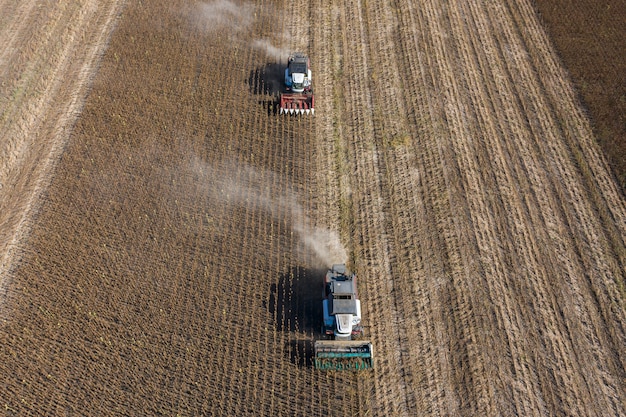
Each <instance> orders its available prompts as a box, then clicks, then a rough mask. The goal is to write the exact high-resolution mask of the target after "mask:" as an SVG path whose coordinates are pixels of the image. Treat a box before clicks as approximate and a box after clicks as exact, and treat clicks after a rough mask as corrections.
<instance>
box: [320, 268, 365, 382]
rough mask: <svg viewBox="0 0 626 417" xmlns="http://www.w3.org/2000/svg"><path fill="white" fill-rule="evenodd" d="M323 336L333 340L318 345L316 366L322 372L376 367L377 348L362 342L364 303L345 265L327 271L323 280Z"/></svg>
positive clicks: (322, 341)
mask: <svg viewBox="0 0 626 417" xmlns="http://www.w3.org/2000/svg"><path fill="white" fill-rule="evenodd" d="M323 296H324V300H323V302H322V303H323V311H324V323H323V325H322V333H323V334H324V335H326V336H327V337H329V338H330V339H331V340H318V341H316V342H315V367H316V368H317V369H323V370H363V369H372V368H373V367H374V349H373V347H372V343H371V342H370V341H369V340H361V339H362V337H363V326H361V301H360V300H359V299H358V296H357V289H356V275H355V274H352V273H349V272H348V270H347V268H346V266H345V265H344V264H336V265H333V267H332V268H331V269H330V270H328V272H327V273H326V276H325V279H324V294H323Z"/></svg>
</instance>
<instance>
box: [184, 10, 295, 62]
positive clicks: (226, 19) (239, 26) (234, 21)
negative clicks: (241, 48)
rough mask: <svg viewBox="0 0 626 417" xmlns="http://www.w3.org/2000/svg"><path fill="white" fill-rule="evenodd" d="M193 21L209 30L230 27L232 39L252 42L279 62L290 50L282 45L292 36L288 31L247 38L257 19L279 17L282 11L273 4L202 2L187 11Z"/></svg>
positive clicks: (247, 42)
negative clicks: (270, 35)
mask: <svg viewBox="0 0 626 417" xmlns="http://www.w3.org/2000/svg"><path fill="white" fill-rule="evenodd" d="M188 15H189V17H190V19H191V20H192V22H193V23H194V24H195V25H196V26H198V27H199V28H200V29H202V30H204V31H206V32H214V31H218V30H219V31H228V32H229V35H230V37H231V41H232V42H236V43H237V44H242V45H249V46H250V47H251V48H253V49H255V50H258V51H261V52H263V53H265V55H266V56H268V57H269V58H272V59H274V60H276V61H278V62H282V61H286V60H287V58H288V57H289V54H290V52H291V50H290V49H289V48H286V47H282V46H280V45H282V44H285V43H287V42H288V40H289V39H290V38H291V37H290V36H289V33H288V32H279V33H275V34H273V35H272V39H268V38H262V39H261V38H255V39H254V40H253V41H252V42H249V41H247V40H246V39H249V37H250V36H253V34H252V33H245V32H248V31H251V30H252V26H253V24H254V23H255V21H256V20H271V21H278V20H279V19H281V17H280V15H279V13H278V12H277V11H276V10H274V8H273V7H269V6H264V7H259V6H256V5H254V4H251V3H246V2H242V3H235V2H232V1H229V0H215V1H210V2H202V3H200V4H198V5H197V6H196V7H195V8H193V9H192V10H190V11H189V12H188Z"/></svg>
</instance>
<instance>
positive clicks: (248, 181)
mask: <svg viewBox="0 0 626 417" xmlns="http://www.w3.org/2000/svg"><path fill="white" fill-rule="evenodd" d="M192 165H193V167H192V169H193V171H194V174H195V175H196V176H200V178H201V181H204V182H205V183H207V184H212V185H211V188H212V189H211V191H210V193H211V198H216V199H219V201H221V202H223V203H225V204H231V205H238V206H245V207H248V208H251V209H254V210H258V211H261V212H263V213H266V214H268V215H270V216H271V217H272V219H273V220H274V221H276V222H277V223H283V224H287V225H289V227H291V230H292V232H293V233H294V235H295V236H296V237H297V238H298V240H299V242H300V243H301V246H302V248H303V250H304V253H301V254H299V255H303V256H312V257H313V258H314V260H315V261H316V262H320V263H322V265H321V266H324V267H326V266H330V265H332V264H336V263H346V262H347V257H348V256H347V252H346V249H345V248H344V246H343V245H342V244H341V240H340V238H339V234H338V233H337V231H334V230H330V229H329V228H327V227H323V226H319V225H316V224H315V223H314V222H313V221H312V220H311V218H310V217H309V216H308V215H307V213H306V210H305V208H304V207H303V206H302V204H300V203H299V202H298V198H297V193H296V192H295V191H293V189H292V188H291V187H289V186H287V187H285V188H286V189H283V190H281V191H280V192H277V191H276V190H275V186H274V185H278V184H280V185H282V184H284V183H285V182H286V181H285V180H284V178H280V177H279V176H278V175H277V174H276V173H274V172H271V171H267V170H261V169H258V168H255V167H252V166H250V165H246V164H241V163H234V162H232V161H225V162H224V161H223V162H222V165H221V166H220V167H219V168H214V167H210V166H207V164H206V163H204V162H203V161H200V160H199V159H196V160H195V161H194V162H193V164H192Z"/></svg>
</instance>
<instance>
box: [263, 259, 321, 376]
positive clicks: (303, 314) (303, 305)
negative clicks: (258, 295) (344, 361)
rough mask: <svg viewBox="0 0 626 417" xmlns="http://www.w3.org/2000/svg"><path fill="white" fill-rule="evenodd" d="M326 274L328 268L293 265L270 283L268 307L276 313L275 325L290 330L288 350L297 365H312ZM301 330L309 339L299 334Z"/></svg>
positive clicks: (318, 330)
mask: <svg viewBox="0 0 626 417" xmlns="http://www.w3.org/2000/svg"><path fill="white" fill-rule="evenodd" d="M325 274H326V270H325V269H310V268H301V267H294V268H291V269H290V270H289V272H287V273H285V274H282V275H281V276H280V277H279V278H278V282H276V283H274V284H272V285H270V289H269V290H270V294H269V298H268V302H267V303H266V308H267V311H268V312H269V313H270V315H272V316H273V317H274V323H275V324H276V329H277V330H278V331H279V332H286V333H289V338H290V341H289V342H288V346H287V348H288V349H287V350H288V351H289V355H290V360H291V362H292V363H294V364H296V365H298V366H304V367H309V366H311V363H312V357H313V340H314V339H318V338H319V337H320V335H321V325H322V315H323V309H322V290H323V287H324V284H323V279H324V275H325ZM301 334H305V335H306V337H307V339H304V340H303V339H301V338H299V337H298V335H301Z"/></svg>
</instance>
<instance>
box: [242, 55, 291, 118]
mask: <svg viewBox="0 0 626 417" xmlns="http://www.w3.org/2000/svg"><path fill="white" fill-rule="evenodd" d="M284 72H285V66H284V65H283V64H276V63H273V64H266V65H264V66H262V67H257V68H255V69H253V70H251V71H250V74H249V76H248V81H247V84H248V88H249V89H250V92H251V93H252V94H254V95H255V96H272V98H271V99H267V98H263V99H261V100H259V104H261V105H263V107H264V108H266V109H267V112H268V114H276V113H277V111H278V106H279V102H278V100H277V98H276V97H278V95H279V93H280V92H281V91H282V88H283V77H284Z"/></svg>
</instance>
